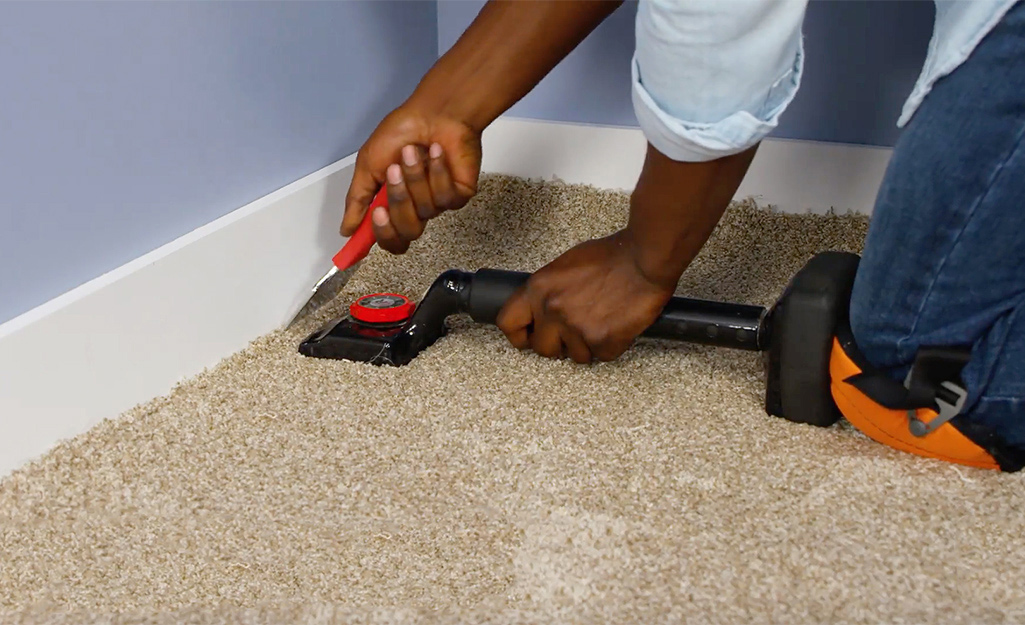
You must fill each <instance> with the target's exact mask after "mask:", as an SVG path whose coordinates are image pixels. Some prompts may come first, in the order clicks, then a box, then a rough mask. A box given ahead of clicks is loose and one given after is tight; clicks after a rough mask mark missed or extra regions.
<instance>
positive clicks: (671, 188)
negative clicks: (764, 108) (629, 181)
mask: <svg viewBox="0 0 1025 625" xmlns="http://www.w3.org/2000/svg"><path fill="white" fill-rule="evenodd" d="M757 149H758V146H757V145H755V146H754V147H751V148H749V149H747V150H745V151H743V152H740V153H739V154H734V155H731V156H726V157H723V158H719V159H716V160H713V161H705V162H695V163H692V162H679V161H674V160H671V159H670V158H668V157H666V156H665V155H663V154H661V153H660V152H659V151H658V150H656V149H655V148H654V147H652V146H651V145H650V144H649V145H648V152H647V155H646V157H645V160H644V167H643V169H642V170H641V175H640V178H639V179H638V182H637V186H636V188H635V189H634V192H633V194H632V195H631V198H630V218H629V222H628V225H627V228H626V232H625V234H626V235H627V240H628V241H629V242H630V244H631V245H632V246H633V248H634V252H635V258H636V262H637V263H638V265H639V268H640V269H641V271H642V272H643V273H644V275H645V276H647V277H648V279H649V280H652V281H654V282H656V283H658V284H663V285H666V286H667V287H668V286H673V287H675V285H676V283H677V282H678V281H679V279H680V276H681V275H682V274H683V271H684V270H685V269H686V268H687V266H688V265H689V264H690V262H691V261H692V260H694V257H695V256H697V254H698V252H699V251H700V250H701V248H702V247H703V246H704V244H705V242H706V241H707V240H708V238H709V237H710V236H711V235H712V232H713V231H714V230H715V226H716V224H718V223H719V220H720V219H721V218H722V215H723V213H724V212H725V210H726V207H727V206H729V203H730V201H731V200H732V199H733V195H734V194H735V193H736V191H737V188H738V187H739V186H740V183H741V181H742V180H743V179H744V176H745V175H746V173H747V170H748V167H749V166H750V165H751V160H752V159H753V158H754V155H755V152H756V151H757Z"/></svg>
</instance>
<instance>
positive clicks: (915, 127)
mask: <svg viewBox="0 0 1025 625" xmlns="http://www.w3.org/2000/svg"><path fill="white" fill-rule="evenodd" d="M851 329H852V331H853V333H854V338H855V342H856V343H857V345H858V347H859V348H860V350H861V351H862V352H863V353H864V356H865V357H866V359H867V360H868V361H869V363H871V364H872V365H874V366H876V367H879V368H882V369H884V370H886V371H888V372H890V373H892V374H893V375H894V376H895V377H896V378H898V379H900V380H903V379H904V376H905V375H906V373H907V371H908V369H909V367H910V365H911V363H912V362H913V361H914V359H915V353H916V352H917V351H918V349H919V347H921V346H950V345H966V346H969V345H970V346H971V348H972V355H971V360H970V361H969V364H968V365H967V366H966V367H965V369H964V371H963V372H962V378H963V382H964V383H965V385H966V386H967V390H968V398H967V403H966V404H965V408H964V409H963V410H962V414H963V415H965V416H964V418H965V419H966V420H968V421H970V422H973V423H975V424H979V425H982V426H986V427H987V428H988V429H990V430H991V431H992V432H993V433H994V434H996V436H997V437H998V438H1002V439H1003V442H1004V444H1006V445H1008V446H1011V447H1015V448H1020V449H1025V2H1022V3H1019V4H1018V5H1016V6H1015V7H1014V8H1012V9H1011V11H1010V12H1008V13H1007V14H1006V15H1005V17H1004V19H1003V21H1002V22H1001V23H1000V24H999V25H998V26H997V27H996V28H995V29H994V30H993V31H991V32H990V34H989V35H988V36H987V37H986V38H985V39H984V40H983V41H982V42H981V43H980V44H979V46H978V47H977V48H976V49H975V51H974V52H973V53H972V55H971V57H970V58H969V59H968V60H967V61H966V62H965V63H964V64H962V65H961V66H960V67H959V68H958V69H956V70H955V71H954V72H953V73H951V74H950V75H948V76H946V77H945V78H942V79H941V80H940V81H938V82H937V84H936V85H935V88H934V90H933V91H932V92H931V93H930V94H929V96H928V97H927V98H926V100H925V102H923V104H922V106H921V108H920V109H919V110H918V111H917V112H916V114H915V116H914V117H913V118H912V120H911V121H910V123H909V124H908V125H907V126H906V127H905V130H904V132H903V134H902V135H901V137H900V139H899V141H898V143H897V145H896V148H895V151H894V154H893V157H892V159H891V162H890V164H889V168H888V170H887V172H886V176H885V178H884V181H883V184H882V187H881V188H880V191H879V195H878V198H877V200H876V206H875V209H874V213H873V216H872V221H871V223H870V225H869V232H868V238H867V240H866V243H865V249H864V251H863V254H862V261H861V266H860V268H859V270H858V275H857V278H856V280H855V284H854V292H853V294H852V299H851Z"/></svg>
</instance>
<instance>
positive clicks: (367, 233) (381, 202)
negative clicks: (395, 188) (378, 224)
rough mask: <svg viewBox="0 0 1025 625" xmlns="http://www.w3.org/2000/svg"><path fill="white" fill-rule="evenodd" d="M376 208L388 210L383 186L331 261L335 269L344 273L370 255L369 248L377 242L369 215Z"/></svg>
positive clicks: (386, 194)
mask: <svg viewBox="0 0 1025 625" xmlns="http://www.w3.org/2000/svg"><path fill="white" fill-rule="evenodd" d="M378 206H383V207H385V208H388V190H387V188H386V187H384V186H381V190H380V191H378V192H377V195H376V196H375V197H374V201H373V202H371V203H370V207H369V208H367V212H366V214H365V215H363V221H361V222H360V224H359V227H358V228H356V232H354V233H352V236H351V237H349V240H348V241H346V242H345V245H343V246H342V249H341V250H339V251H338V253H337V254H335V257H334V258H333V259H332V260H333V261H334V263H335V267H338V269H339V270H341V271H344V270H346V269H348V268H349V267H352V266H353V265H355V264H356V263H358V262H359V261H361V260H363V259H364V258H366V256H367V254H369V253H370V248H372V247H374V243H376V242H377V240H376V239H375V238H374V224H373V222H372V221H371V214H372V213H373V212H374V209H375V208H377V207H378Z"/></svg>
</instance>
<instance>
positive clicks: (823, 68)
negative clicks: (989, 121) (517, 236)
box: [438, 0, 934, 146]
mask: <svg viewBox="0 0 1025 625" xmlns="http://www.w3.org/2000/svg"><path fill="white" fill-rule="evenodd" d="M483 5H484V1H483V0H439V3H438V50H439V54H441V53H444V52H445V51H446V50H448V49H449V47H451V45H452V44H453V43H455V41H456V40H457V39H458V38H459V35H460V34H461V33H462V32H463V31H464V30H465V29H466V27H467V26H469V25H470V22H472V21H473V18H474V17H476V15H477V12H478V11H480V9H481V7H482V6H483ZM635 13H636V4H635V3H634V2H628V3H627V4H625V5H624V6H623V7H621V8H620V9H619V10H618V11H616V13H614V14H613V15H612V16H610V17H609V18H608V19H607V20H606V21H605V22H604V23H603V24H602V25H601V26H600V27H599V28H598V29H597V30H596V31H595V32H593V33H592V34H591V36H590V37H588V38H587V39H586V40H585V41H584V42H583V43H582V44H581V45H580V46H579V47H578V48H577V49H576V50H574V51H573V53H572V54H570V55H569V56H568V57H567V58H566V59H565V60H564V61H563V62H562V63H561V64H560V65H559V66H558V67H556V68H555V70H554V71H553V72H552V73H551V74H549V75H548V76H547V77H546V78H545V79H544V80H543V81H542V82H541V83H540V84H539V85H538V86H537V87H536V88H535V89H534V91H532V92H531V93H530V94H529V95H527V97H525V98H524V99H523V100H521V101H520V102H519V103H517V104H516V105H515V106H514V107H513V108H512V109H510V111H509V114H510V115H513V116H516V117H525V118H530V119H543V120H550V121H562V122H581V123H593V124H610V125H620V126H636V125H637V122H636V119H635V117H634V114H633V109H632V106H631V103H630V91H629V81H630V57H631V55H632V54H633V48H634V15H635ZM933 14H934V7H933V2H931V1H924V0H888V1H886V2H880V1H878V0H839V1H837V0H812V1H811V2H810V4H809V6H808V12H807V17H806V20H805V30H804V33H805V49H806V52H807V59H806V63H805V75H804V79H803V81H802V86H801V90H800V92H799V94H798V95H797V97H796V98H795V99H794V101H793V102H792V103H791V105H790V107H789V109H788V110H787V112H786V113H785V114H784V116H783V117H782V119H781V121H780V126H779V127H778V128H777V130H776V132H775V133H774V135H773V136H775V137H783V138H790V139H807V140H817V141H829V142H842V143H857V144H868V145H879V146H892V145H893V144H894V142H895V140H896V138H897V136H898V133H899V129H898V128H897V127H896V123H897V118H898V117H899V115H900V110H901V107H902V106H903V104H904V100H905V99H906V98H907V96H908V94H910V92H911V88H912V85H913V84H914V82H915V79H916V78H917V77H918V74H919V72H920V71H921V68H922V62H923V61H924V59H925V53H926V49H927V46H928V43H929V38H930V36H931V35H932V24H933Z"/></svg>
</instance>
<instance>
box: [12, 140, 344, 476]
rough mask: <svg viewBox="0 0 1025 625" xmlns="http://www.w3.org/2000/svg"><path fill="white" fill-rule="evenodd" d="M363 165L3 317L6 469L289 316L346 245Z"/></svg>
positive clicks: (323, 173)
mask: <svg viewBox="0 0 1025 625" xmlns="http://www.w3.org/2000/svg"><path fill="white" fill-rule="evenodd" d="M354 162H355V157H349V158H346V159H344V160H342V161H339V162H337V163H334V164H333V165H330V166H328V167H326V168H324V169H322V170H320V171H317V172H315V173H313V174H311V175H309V176H307V177H305V178H303V179H302V180H299V181H297V182H295V183H293V184H290V185H288V186H287V187H284V188H282V189H280V190H278V191H276V192H274V193H272V194H270V195H268V196H265V197H263V198H261V199H259V200H257V201H255V202H253V203H251V204H249V205H247V206H245V207H243V208H240V209H238V210H236V211H234V212H232V213H230V214H229V215H227V216H225V217H223V218H221V219H218V220H216V221H214V222H211V223H209V224H207V225H205V226H203V227H201V228H199V229H197V230H195V231H193V232H191V233H189V234H187V235H185V236H183V237H181V238H179V239H177V240H175V241H173V242H171V243H169V244H167V245H165V246H163V247H161V248H159V249H157V250H155V251H153V252H151V253H149V254H146V255H145V256H142V257H140V258H137V259H136V260H134V261H132V262H130V263H128V264H126V265H124V266H122V267H119V268H118V269H115V270H114V271H111V272H110V273H107V274H105V275H103V276H100V277H99V278H96V279H95V280H92V281H90V282H88V283H86V284H84V285H82V286H81V287H79V288H76V289H74V290H72V291H69V292H68V293H65V294H64V295H61V296H60V297H58V298H56V299H54V300H51V301H50V302H47V303H46V304H43V305H42V306H39V307H38V308H35V309H33V310H31V311H29V312H27V313H25V314H23V315H21V316H19V317H17V318H15V319H13V320H11V321H9V322H7V323H4V324H2V325H0V476H2V475H5V474H7V473H8V472H9V471H11V470H13V469H14V468H16V467H18V466H20V465H21V464H22V463H24V462H26V461H29V460H31V459H33V458H35V457H37V456H39V455H40V454H42V453H44V452H45V451H47V450H48V449H50V448H51V447H52V446H53V445H54V444H56V443H57V442H59V441H61V440H63V439H66V438H69V437H72V436H76V435H78V434H80V433H82V432H85V431H86V430H87V429H89V428H90V427H92V426H93V425H95V424H97V423H99V422H100V421H101V420H103V419H104V418H107V417H114V416H117V415H118V414H120V413H121V412H123V411H125V410H127V409H130V408H132V407H133V406H135V405H137V404H139V403H142V402H145V401H148V400H150V399H152V398H154V397H158V396H160V395H162V394H164V393H167V392H168V391H169V390H170V389H171V388H172V387H173V386H174V385H175V384H176V383H177V382H179V381H180V380H182V379H183V378H186V377H189V376H192V375H195V374H197V373H200V372H201V371H202V370H203V369H204V368H206V367H209V366H211V365H214V364H216V363H217V362H218V361H220V360H221V359H223V358H224V357H226V356H228V355H230V354H232V353H234V352H236V351H238V350H240V349H242V348H244V347H245V346H246V345H247V344H248V343H249V342H250V341H252V340H253V339H255V338H257V337H259V336H261V335H263V334H266V333H267V332H269V331H272V330H274V329H276V328H278V327H280V326H281V325H282V324H284V323H286V322H287V321H288V319H290V317H291V314H292V313H294V312H295V311H296V310H297V309H298V306H301V304H302V302H303V301H305V298H306V297H307V296H308V295H309V289H310V288H312V286H313V285H314V284H315V283H316V281H317V279H319V278H320V277H321V275H323V273H324V272H325V271H326V270H327V269H328V268H329V267H330V263H331V260H330V259H331V256H332V255H333V254H334V253H335V252H337V251H338V249H339V247H340V246H341V244H342V243H344V240H343V239H342V238H341V237H340V236H339V235H338V226H339V224H340V223H341V217H342V211H343V207H344V198H345V193H346V191H347V190H348V185H349V181H350V180H351V178H352V165H353V163H354Z"/></svg>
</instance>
